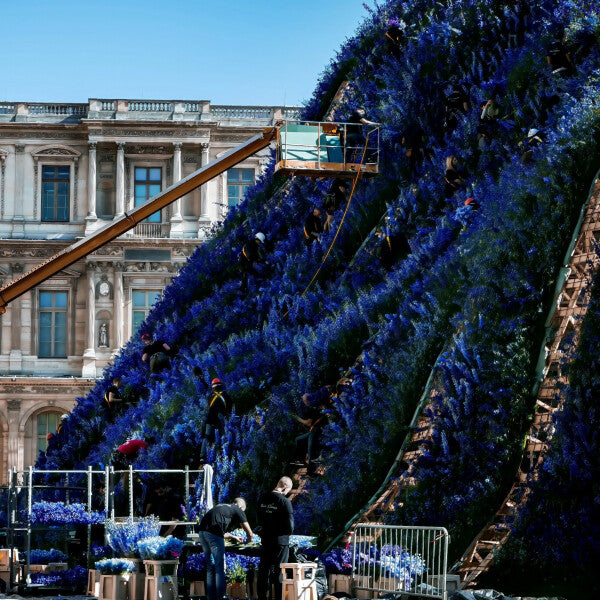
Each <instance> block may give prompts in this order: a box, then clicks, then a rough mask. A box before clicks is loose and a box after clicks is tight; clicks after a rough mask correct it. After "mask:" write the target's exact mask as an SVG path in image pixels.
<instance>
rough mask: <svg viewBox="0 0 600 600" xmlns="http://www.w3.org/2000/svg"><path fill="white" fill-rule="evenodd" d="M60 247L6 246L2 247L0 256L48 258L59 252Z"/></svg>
mask: <svg viewBox="0 0 600 600" xmlns="http://www.w3.org/2000/svg"><path fill="white" fill-rule="evenodd" d="M59 249H60V247H55V248H50V249H46V248H19V247H18V246H15V247H14V248H11V247H8V248H7V247H4V248H0V258H13V257H18V258H26V257H27V258H29V257H31V258H47V257H49V256H52V255H53V254H56V252H58V250H59Z"/></svg>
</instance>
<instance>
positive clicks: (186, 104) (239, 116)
mask: <svg viewBox="0 0 600 600" xmlns="http://www.w3.org/2000/svg"><path fill="white" fill-rule="evenodd" d="M301 110H302V108H301V107H297V106H237V105H235V106H234V105H211V103H210V101H208V100H122V99H116V98H115V99H107V98H90V100H89V102H88V103H86V104H84V103H60V102H56V103H50V102H0V122H7V121H17V122H18V121H21V122H27V121H32V122H79V121H81V120H82V119H86V118H88V119H101V120H106V119H120V120H127V119H132V120H134V119H139V118H140V117H141V115H144V116H143V118H144V119H149V120H155V121H170V120H173V121H182V120H183V121H187V120H191V121H204V122H215V121H228V122H229V123H230V124H232V125H233V124H235V122H236V121H238V122H240V121H244V122H255V123H256V124H257V125H261V126H262V125H268V124H272V123H275V122H276V121H279V120H282V119H288V120H297V119H298V118H299V117H300V112H301Z"/></svg>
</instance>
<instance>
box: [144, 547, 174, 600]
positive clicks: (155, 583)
mask: <svg viewBox="0 0 600 600" xmlns="http://www.w3.org/2000/svg"><path fill="white" fill-rule="evenodd" d="M137 549H138V552H139V555H140V557H141V558H142V559H143V560H144V566H145V567H146V582H145V585H144V600H158V599H159V598H160V599H161V600H175V599H176V598H177V585H178V581H177V566H178V565H179V555H180V554H181V551H182V549H183V542H182V541H181V540H178V539H177V538H174V537H171V536H168V537H161V536H158V535H157V536H153V537H149V538H146V539H143V540H140V541H139V542H138V544H137Z"/></svg>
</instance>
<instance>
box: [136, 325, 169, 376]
mask: <svg viewBox="0 0 600 600" xmlns="http://www.w3.org/2000/svg"><path fill="white" fill-rule="evenodd" d="M142 341H143V342H144V343H145V344H146V347H145V348H144V352H143V354H142V360H143V361H144V362H150V373H160V372H161V371H162V370H163V369H166V368H167V367H168V366H169V354H170V353H171V346H169V344H167V343H166V342H163V340H156V341H154V342H153V341H152V336H151V335H150V334H149V333H144V334H143V335H142Z"/></svg>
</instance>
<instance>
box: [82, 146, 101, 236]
mask: <svg viewBox="0 0 600 600" xmlns="http://www.w3.org/2000/svg"><path fill="white" fill-rule="evenodd" d="M96 168H97V167H96V142H89V143H88V181H87V186H88V214H87V217H86V218H85V220H86V226H85V235H88V234H89V233H91V232H90V231H89V229H90V224H91V223H94V222H96V221H97V220H98V217H97V216H96Z"/></svg>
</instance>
